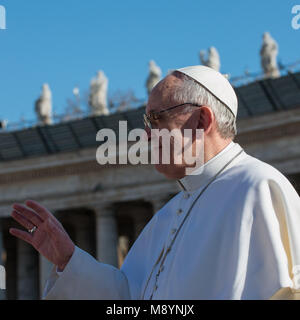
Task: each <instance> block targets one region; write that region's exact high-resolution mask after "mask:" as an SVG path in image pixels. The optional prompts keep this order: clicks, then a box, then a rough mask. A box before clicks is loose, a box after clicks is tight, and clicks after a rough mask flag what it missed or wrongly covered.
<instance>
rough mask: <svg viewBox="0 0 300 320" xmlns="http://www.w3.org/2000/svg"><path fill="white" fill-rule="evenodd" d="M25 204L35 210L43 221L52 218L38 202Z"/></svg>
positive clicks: (28, 201) (31, 201)
mask: <svg viewBox="0 0 300 320" xmlns="http://www.w3.org/2000/svg"><path fill="white" fill-rule="evenodd" d="M25 204H26V206H27V207H29V208H31V209H33V210H34V211H35V212H36V213H37V214H38V215H39V216H40V217H41V218H42V220H46V219H48V218H50V217H52V214H51V213H50V212H49V211H48V210H47V209H46V208H45V207H43V206H41V205H40V204H39V203H37V202H36V201H33V200H27V201H26V202H25Z"/></svg>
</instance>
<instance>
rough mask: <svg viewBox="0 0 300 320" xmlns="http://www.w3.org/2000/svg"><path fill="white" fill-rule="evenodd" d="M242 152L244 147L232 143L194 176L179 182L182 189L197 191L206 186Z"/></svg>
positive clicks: (186, 177)
mask: <svg viewBox="0 0 300 320" xmlns="http://www.w3.org/2000/svg"><path fill="white" fill-rule="evenodd" d="M241 150H242V147H241V146H240V145H239V144H238V143H234V142H233V141H232V142H231V143H229V145H228V146H227V147H225V148H224V149H223V150H222V151H221V152H219V153H218V154H217V155H216V156H214V157H213V158H212V159H210V160H209V161H207V162H206V163H205V164H204V165H203V166H201V167H200V168H198V169H196V171H195V172H194V174H193V175H188V176H185V177H184V178H182V179H180V180H178V183H179V185H180V187H181V189H182V190H185V191H195V190H196V189H199V188H201V187H202V186H204V185H206V184H207V183H208V182H209V181H210V180H211V179H212V178H213V177H214V176H215V175H216V173H217V172H218V171H219V170H221V169H222V167H224V166H225V165H226V163H227V162H228V161H230V160H231V159H232V158H233V157H234V156H235V155H236V154H238V153H239V152H240V151H241ZM197 171H199V172H200V174H197ZM195 173H196V174H195Z"/></svg>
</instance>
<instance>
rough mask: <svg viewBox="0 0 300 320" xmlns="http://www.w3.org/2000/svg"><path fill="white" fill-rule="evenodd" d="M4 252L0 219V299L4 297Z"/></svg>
mask: <svg viewBox="0 0 300 320" xmlns="http://www.w3.org/2000/svg"><path fill="white" fill-rule="evenodd" d="M4 254H5V252H4V245H3V230H2V221H1V219H0V281H1V283H0V300H5V299H6V291H5V289H6V272H5V268H4V261H3V257H4Z"/></svg>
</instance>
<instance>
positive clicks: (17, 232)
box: [9, 228, 33, 245]
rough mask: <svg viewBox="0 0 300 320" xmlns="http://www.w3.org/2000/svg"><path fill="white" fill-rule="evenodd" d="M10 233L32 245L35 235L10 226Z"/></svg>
mask: <svg viewBox="0 0 300 320" xmlns="http://www.w3.org/2000/svg"><path fill="white" fill-rule="evenodd" d="M9 233H10V234H12V235H13V236H15V237H17V238H19V239H21V240H23V241H25V242H27V243H29V244H31V245H32V241H33V236H32V235H31V234H30V233H28V232H26V231H22V230H19V229H16V228H10V229H9Z"/></svg>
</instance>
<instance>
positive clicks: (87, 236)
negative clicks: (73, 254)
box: [74, 213, 94, 254]
mask: <svg viewBox="0 0 300 320" xmlns="http://www.w3.org/2000/svg"><path fill="white" fill-rule="evenodd" d="M74 222H75V224H74V226H75V237H76V242H77V244H78V246H79V248H80V249H82V250H84V251H86V252H88V253H89V254H94V253H93V250H92V243H91V237H92V234H91V233H92V232H93V230H92V229H91V228H90V216H88V215H85V214H84V213H83V214H78V215H76V219H75V220H74Z"/></svg>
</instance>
